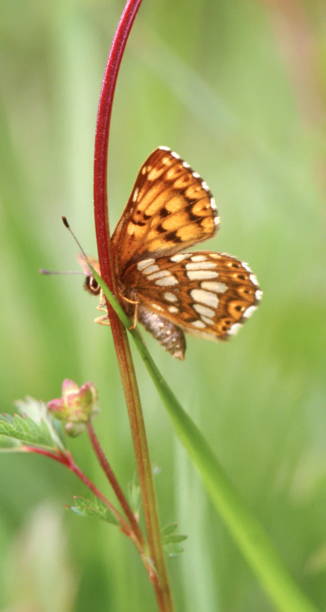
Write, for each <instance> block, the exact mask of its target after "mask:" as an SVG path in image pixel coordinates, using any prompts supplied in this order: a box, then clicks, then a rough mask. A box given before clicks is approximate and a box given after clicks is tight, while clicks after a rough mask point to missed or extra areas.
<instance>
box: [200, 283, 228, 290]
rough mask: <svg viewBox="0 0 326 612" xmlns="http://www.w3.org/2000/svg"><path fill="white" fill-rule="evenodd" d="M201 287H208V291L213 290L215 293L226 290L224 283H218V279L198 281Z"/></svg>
mask: <svg viewBox="0 0 326 612" xmlns="http://www.w3.org/2000/svg"><path fill="white" fill-rule="evenodd" d="M200 286H201V287H202V289H208V290H209V291H215V293H224V291H226V290H227V288H228V287H227V285H226V284H225V283H219V281H203V282H202V283H200Z"/></svg>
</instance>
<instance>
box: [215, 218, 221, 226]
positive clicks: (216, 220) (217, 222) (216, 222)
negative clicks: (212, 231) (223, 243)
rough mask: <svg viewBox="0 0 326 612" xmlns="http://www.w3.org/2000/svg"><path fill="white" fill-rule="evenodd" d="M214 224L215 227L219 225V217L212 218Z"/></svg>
mask: <svg viewBox="0 0 326 612" xmlns="http://www.w3.org/2000/svg"><path fill="white" fill-rule="evenodd" d="M214 223H215V225H219V223H220V217H214Z"/></svg>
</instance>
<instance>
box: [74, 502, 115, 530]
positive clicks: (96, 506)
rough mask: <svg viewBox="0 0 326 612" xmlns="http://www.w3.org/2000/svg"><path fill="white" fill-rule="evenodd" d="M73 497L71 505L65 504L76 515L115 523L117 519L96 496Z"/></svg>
mask: <svg viewBox="0 0 326 612" xmlns="http://www.w3.org/2000/svg"><path fill="white" fill-rule="evenodd" d="M73 499H74V503H73V505H71V506H67V508H68V509H69V510H71V511H72V512H74V513H75V514H78V516H83V517H88V518H98V519H100V520H101V521H105V522H106V523H111V524H113V525H117V521H116V519H115V518H114V516H113V515H112V514H111V512H110V510H109V509H108V508H107V507H106V506H105V505H104V504H103V503H102V502H101V501H99V500H98V499H96V497H94V498H88V497H74V498H73Z"/></svg>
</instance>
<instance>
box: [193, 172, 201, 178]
mask: <svg viewBox="0 0 326 612" xmlns="http://www.w3.org/2000/svg"><path fill="white" fill-rule="evenodd" d="M192 176H193V177H194V178H195V179H199V178H200V175H199V174H198V172H193V173H192Z"/></svg>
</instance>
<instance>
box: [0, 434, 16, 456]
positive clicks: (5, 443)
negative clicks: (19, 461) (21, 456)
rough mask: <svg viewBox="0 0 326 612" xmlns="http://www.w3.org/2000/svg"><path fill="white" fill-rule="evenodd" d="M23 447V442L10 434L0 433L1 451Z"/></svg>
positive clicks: (13, 450)
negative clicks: (10, 436) (9, 435)
mask: <svg viewBox="0 0 326 612" xmlns="http://www.w3.org/2000/svg"><path fill="white" fill-rule="evenodd" d="M20 447H21V442H20V441H19V440H15V439H14V438H9V437H8V436H2V435H0V452H10V451H12V452H15V451H17V450H19V448H20Z"/></svg>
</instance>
